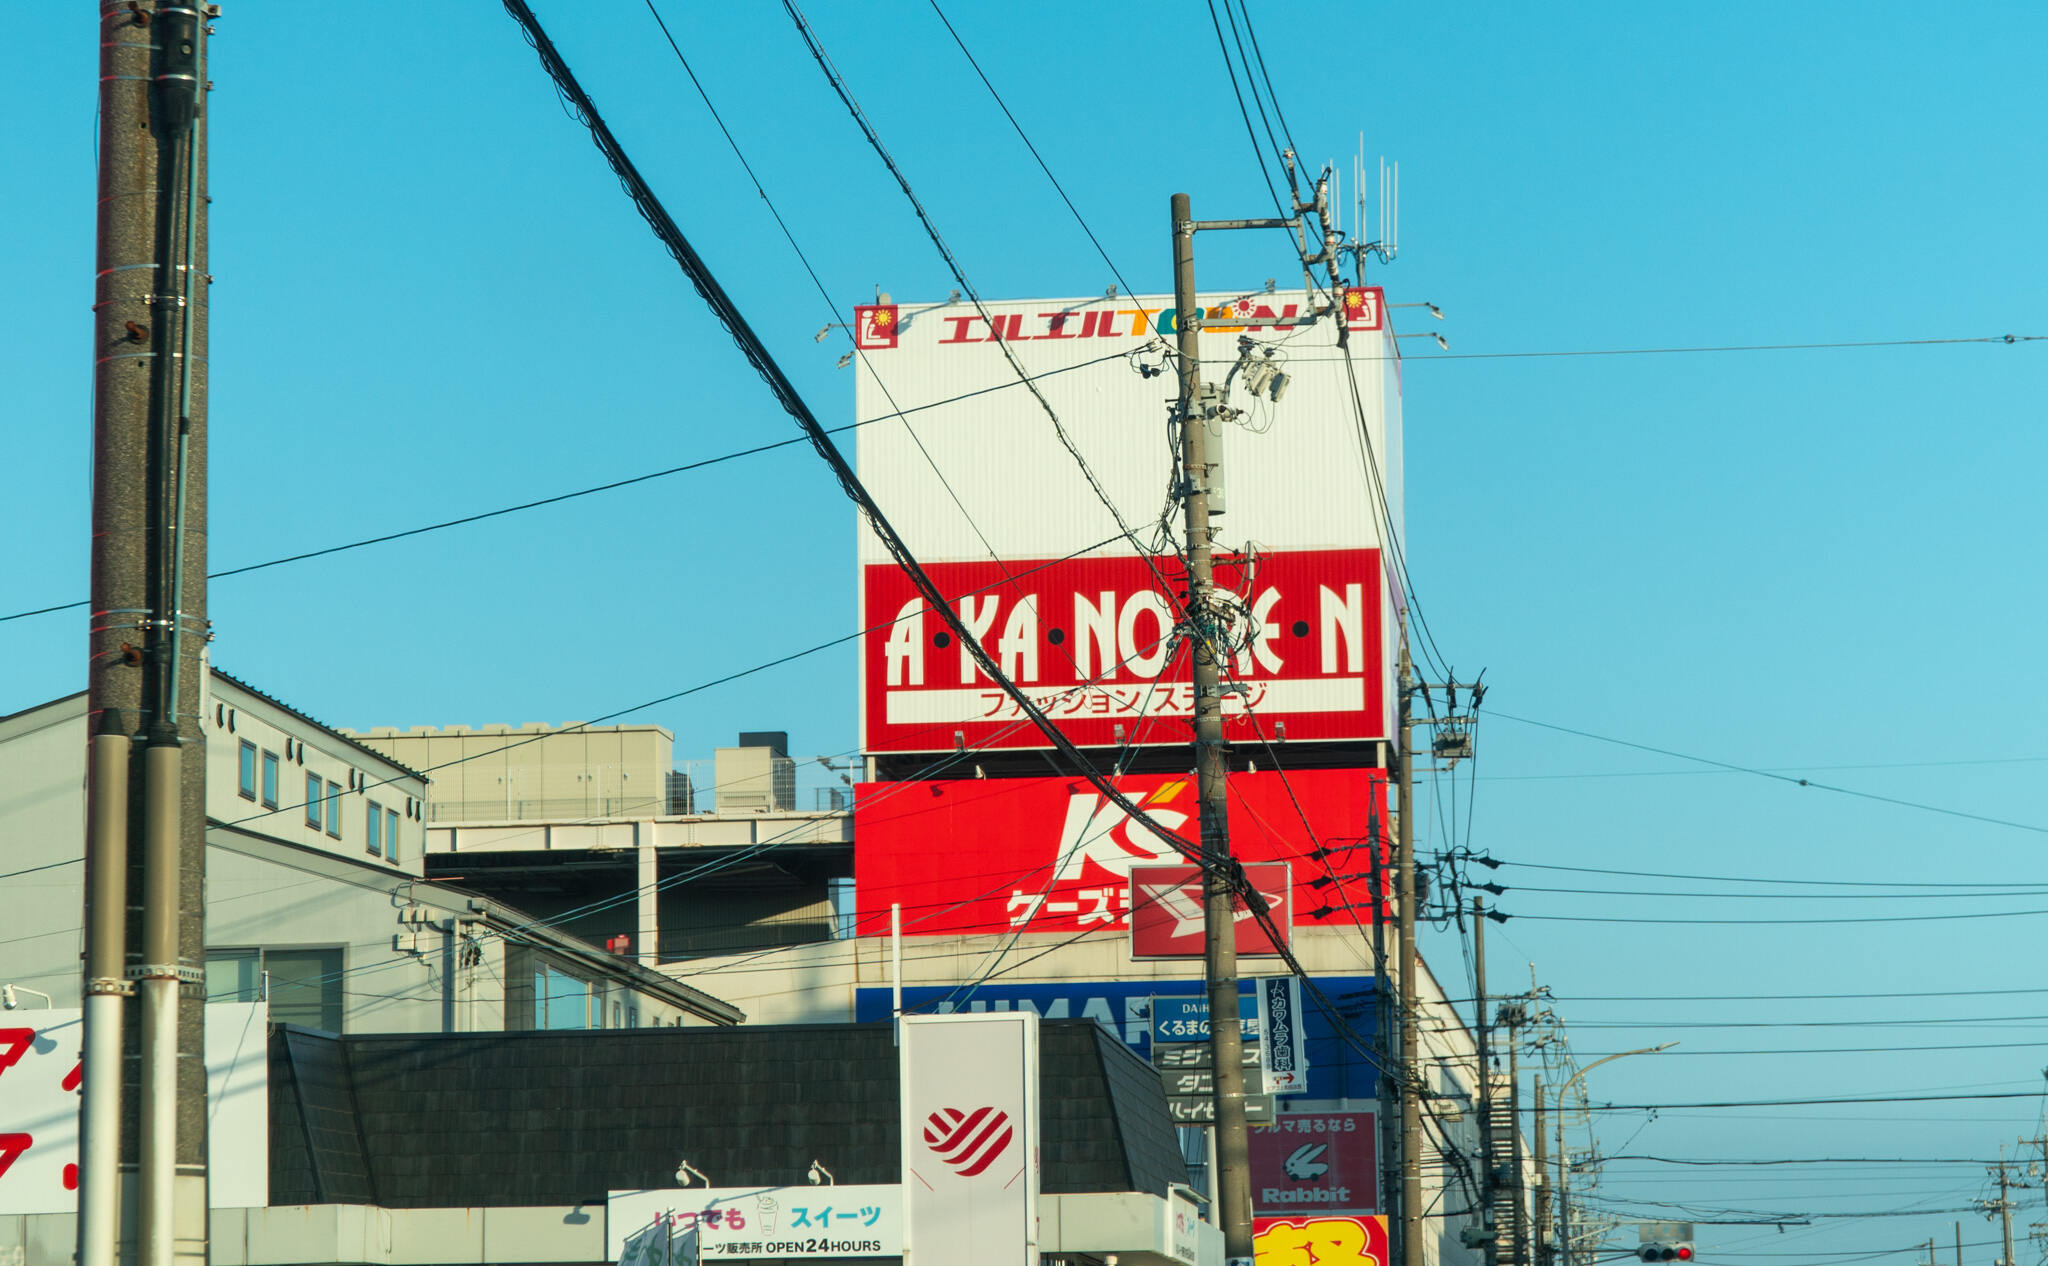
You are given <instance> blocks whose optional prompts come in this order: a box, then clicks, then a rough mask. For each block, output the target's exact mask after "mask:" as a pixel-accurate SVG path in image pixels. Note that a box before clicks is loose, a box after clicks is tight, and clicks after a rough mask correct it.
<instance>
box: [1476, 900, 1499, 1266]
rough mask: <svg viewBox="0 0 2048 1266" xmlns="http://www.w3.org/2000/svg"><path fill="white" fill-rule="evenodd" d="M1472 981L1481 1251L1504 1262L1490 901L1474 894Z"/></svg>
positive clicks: (1489, 1264) (1491, 1264) (1494, 1263)
mask: <svg viewBox="0 0 2048 1266" xmlns="http://www.w3.org/2000/svg"><path fill="white" fill-rule="evenodd" d="M1472 985H1473V993H1474V994H1476V995H1477V997H1476V998H1475V1000H1474V1003H1473V1007H1472V1015H1473V1034H1472V1037H1473V1043H1472V1044H1473V1046H1474V1048H1475V1049H1476V1051H1477V1054H1478V1063H1479V1078H1478V1082H1477V1085H1476V1090H1477V1094H1478V1096H1479V1229H1480V1232H1481V1234H1483V1235H1484V1236H1485V1237H1486V1238H1485V1239H1484V1240H1483V1241H1481V1248H1480V1251H1481V1252H1482V1253H1483V1254H1485V1261H1486V1266H1499V1263H1500V1238H1499V1237H1500V1220H1499V1218H1498V1216H1497V1214H1496V1211H1495V1209H1494V1166H1496V1165H1497V1164H1499V1163H1500V1162H1499V1159H1498V1151H1499V1143H1500V1140H1499V1139H1497V1138H1495V1137H1494V1120H1493V1070H1492V1069H1491V1068H1489V1067H1488V1066H1487V1064H1488V1060H1487V1056H1488V1054H1489V1051H1488V1047H1489V1046H1490V1044H1491V1036H1492V1035H1491V1032H1490V1030H1489V1029H1488V1027H1487V1026H1488V1020H1489V1017H1488V1016H1487V1014H1486V1009H1487V997H1486V902H1485V901H1484V900H1483V899H1481V898H1479V897H1474V898H1472Z"/></svg>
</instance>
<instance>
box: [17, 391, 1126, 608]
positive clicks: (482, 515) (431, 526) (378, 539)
mask: <svg viewBox="0 0 2048 1266" xmlns="http://www.w3.org/2000/svg"><path fill="white" fill-rule="evenodd" d="M1128 354H1129V353H1127V352H1111V353H1110V354H1109V355H1107V356H1098V357H1096V358H1095V359H1093V360H1087V361H1082V362H1081V363H1079V364H1076V365H1062V366H1060V367H1058V368H1055V369H1048V370H1045V371H1044V372H1042V373H1039V374H1034V375H1033V376H1032V377H1033V378H1034V379H1039V378H1051V377H1053V376H1054V375H1056V374H1064V373H1071V372H1072V371H1074V370H1076V369H1088V368H1091V367H1093V366H1096V365H1101V364H1104V363H1106V362H1109V361H1113V360H1121V359H1123V358H1124V357H1125V356H1127V355H1128ZM1022 385H1023V384H1022V383H1016V382H1002V383H997V384H995V385H994V386H992V387H978V388H976V389H975V390H973V391H964V392H961V393H960V394H959V395H955V396H948V397H946V398H945V399H943V400H933V401H931V402H929V403H926V404H918V405H912V406H910V407H909V408H907V409H898V410H897V411H896V412H894V413H885V414H880V415H877V416H875V417H872V418H861V419H858V420H856V421H853V422H848V423H846V424H844V425H842V426H835V427H829V428H827V434H831V435H838V434H841V433H843V432H846V431H853V430H858V429H859V428H861V427H864V426H871V425H873V424H874V423H876V422H887V421H893V420H895V419H897V418H900V417H902V416H903V415H905V414H910V413H920V412H923V411H925V410H927V409H938V408H943V407H944V406H946V405H949V404H957V403H959V402H960V401H963V400H971V399H973V398H974V397H976V396H984V395H988V394H989V393H991V392H995V391H1007V390H1009V389H1010V388H1012V387H1017V386H1022ZM807 442H808V440H807V438H806V437H804V436H801V435H799V436H795V437H793V438H791V439H786V440H776V441H775V442H774V443H772V444H757V445H755V446H754V447H752V448H743V449H739V450H738V451H736V452H731V453H721V454H719V455H718V456H716V457H706V458H703V459H701V460H698V461H694V462H685V463H683V464H682V465H680V466H670V467H668V468H667V469H665V470H653V471H648V472H647V473H645V474H640V475H630V476H628V477H626V478H624V479H614V480H611V481H610V482H608V483H601V484H595V485H592V486H591V487H588V488H578V489H576V490H575V491H573V492H562V493H556V494H554V495H552V496H547V497H541V498H538V499H537V500H533V501H522V502H520V503H518V504H516V505H508V506H500V507H498V508H497V509H495V510H484V511H480V512H478V513H476V514H465V515H462V516H460V517H458V518H453V519H443V520H441V521H440V522H438V523H427V524H422V525H421V526H419V527H414V528H406V529H404V530H403V531H398V532H386V533H383V534H381V535H378V536H368V537H364V538H363V539H361V540H357V541H348V542H345V543H343V544H340V545H329V546H326V547H324V548H322V549H314V550H305V551H303V552H301V553H297V554H287V555H285V556H284V557H282V558H272V559H268V560H266V561H264V562H260V563H248V564H245V565H243V566H241V567H230V568H227V569H226V570H224V571H216V572H208V573H207V576H206V578H207V579H208V580H225V579H227V578H229V577H231V576H242V575H247V574H248V573H250V572H257V571H264V570H267V569H269V568H272V567H282V566H284V565H285V564H287V563H302V562H305V561H307V560H308V559H314V558H325V557H327V556H328V555H329V554H341V553H346V552H347V551H349V550H358V549H363V548H365V547H367V546H371V545H383V544H387V543H389V542H391V541H402V540H405V539H406V538H408V537H413V536H422V535H425V534H426V533H428V532H439V531H442V530H444V529H446V528H452V527H461V526H463V525H465V524H469V523H480V522H482V521H484V520H486V519H496V518H501V517H503V516H505V515H508V514H518V513H520V512H521V511H525V510H537V509H539V508H541V507H542V506H551V505H557V504H559V503H561V502H564V501H574V500H576V499H578V498H580V497H589V496H594V495H596V494H597V493H600V492H613V491H616V490H618V489H620V488H629V487H631V486H633V485H634V484H643V483H647V482H649V481H650V480H655V479H665V478H667V477H668V476H670V475H680V474H685V473H687V472H689V471H693V470H702V469H704V468H705V467H707V466H717V465H721V464H723V463H725V462H729V461H734V460H736V459H738V458H741V457H753V456H757V455H759V454H761V453H767V452H772V451H774V450H776V449H779V448H792V447H795V446H796V445H799V444H804V443H807ZM1110 539H1111V540H1112V541H1114V540H1116V539H1118V538H1115V537H1112V538H1110ZM88 605H90V600H89V599H80V600H79V601H77V602H64V603H59V604H57V605H55V606H47V607H35V608H31V609H30V610H26V611H16V612H14V613H12V614H10V615H0V624H5V623H7V622H8V621H10V620H24V619H27V618H28V617H30V616H37V615H50V614H52V613H54V612H58V611H72V610H76V609H77V608H79V607H83V606H88Z"/></svg>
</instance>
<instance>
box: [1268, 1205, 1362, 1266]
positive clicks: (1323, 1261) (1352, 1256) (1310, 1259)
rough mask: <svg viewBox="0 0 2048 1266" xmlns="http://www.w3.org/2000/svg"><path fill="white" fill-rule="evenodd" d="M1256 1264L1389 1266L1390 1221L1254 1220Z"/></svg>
mask: <svg viewBox="0 0 2048 1266" xmlns="http://www.w3.org/2000/svg"><path fill="white" fill-rule="evenodd" d="M1252 1261H1253V1262H1254V1263H1255V1264H1256V1266H1387V1220H1386V1219H1385V1218H1383V1217H1370V1216H1367V1217H1352V1218H1335V1217H1324V1216H1320V1215H1317V1214H1309V1215H1307V1216H1305V1217H1292V1218H1253V1219H1252Z"/></svg>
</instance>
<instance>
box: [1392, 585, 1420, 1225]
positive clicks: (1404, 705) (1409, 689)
mask: <svg viewBox="0 0 2048 1266" xmlns="http://www.w3.org/2000/svg"><path fill="white" fill-rule="evenodd" d="M1414 688H1415V669H1414V665H1412V664H1411V663H1410V662H1409V660H1408V629H1407V625H1406V623H1405V621H1404V623H1403V625H1402V629H1401V676H1400V684H1399V689H1400V699H1401V745H1400V750H1399V752H1398V753H1397V754H1396V757H1395V763H1396V766H1397V768H1398V770H1399V776H1400V782H1401V792H1400V794H1401V816H1400V819H1399V829H1398V830H1396V832H1395V833H1394V839H1395V854H1394V902H1395V906H1394V921H1395V936H1396V937H1397V938H1398V940H1399V942H1400V944H1399V946H1398V953H1399V954H1400V956H1401V964H1400V972H1399V977H1400V989H1401V995H1400V1005H1399V1007H1398V1008H1397V1010H1398V1011H1399V1015H1398V1016H1397V1017H1396V1018H1397V1020H1398V1022H1399V1024H1400V1026H1401V1065H1400V1068H1399V1070H1398V1080H1399V1087H1400V1096H1401V1207H1400V1221H1399V1224H1398V1225H1399V1226H1400V1230H1401V1239H1400V1243H1399V1245H1398V1246H1397V1247H1396V1248H1395V1250H1394V1255H1395V1256H1396V1257H1398V1258H1399V1260H1400V1263H1401V1266H1422V1098H1421V1095H1422V1073H1421V1069H1422V1064H1421V1061H1420V1058H1419V1057H1418V1055H1417V1050H1416V1023H1415V972H1416V955H1415V716H1414V710H1413V707H1412V703H1413V700H1412V698H1411V696H1412V695H1413V693H1414Z"/></svg>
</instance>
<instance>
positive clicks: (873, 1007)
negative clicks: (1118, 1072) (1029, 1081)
mask: <svg viewBox="0 0 2048 1266" xmlns="http://www.w3.org/2000/svg"><path fill="white" fill-rule="evenodd" d="M1315 981H1316V986H1317V987H1318V988H1319V989H1321V990H1322V992H1323V995H1324V996H1325V997H1327V998H1328V999H1329V1000H1330V1002H1331V1004H1332V1006H1333V1007H1334V1008H1335V1009H1336V1011H1337V1018H1338V1020H1341V1021H1342V1022H1343V1025H1344V1026H1345V1028H1346V1029H1348V1030H1349V1032H1350V1033H1351V1034H1352V1035H1354V1036H1355V1037H1356V1039H1357V1041H1358V1042H1359V1043H1365V1044H1369V1043H1370V1042H1371V1040H1372V1034H1373V1022H1374V1013H1375V1011H1376V1009H1377V994H1376V992H1375V988H1374V982H1373V978H1372V977H1371V976H1317V977H1316V978H1315ZM1239 985H1240V987H1241V989H1242V990H1243V991H1244V992H1245V993H1246V994H1247V995H1248V994H1249V993H1250V992H1251V988H1252V982H1251V981H1250V980H1248V979H1247V980H1241V981H1240V982H1239ZM1204 988H1205V987H1204V985H1203V984H1202V982H1201V981H1199V980H1056V981H1012V980H1008V979H998V980H989V981H984V982H982V983H980V984H977V985H976V986H975V987H974V988H973V990H972V991H971V992H970V991H968V990H967V989H966V988H965V986H964V985H905V986H904V988H903V1006H904V1008H905V1010H907V1011H912V1012H919V1011H923V1012H936V1013H939V1014H953V1013H967V1014H981V1013H984V1012H996V1013H1001V1012H1006V1011H1030V1012H1032V1013H1033V1014H1035V1015H1039V1016H1042V1017H1044V1018H1045V1019H1048V1020H1067V1019H1089V1020H1094V1021H1095V1022H1096V1023H1098V1024H1100V1025H1102V1026H1103V1027H1104V1028H1106V1029H1108V1030H1109V1031H1110V1032H1112V1033H1114V1034H1116V1035H1117V1036H1118V1037H1120V1038H1122V1039H1123V1041H1124V1044H1125V1045H1126V1046H1128V1047H1129V1048H1130V1050H1131V1052H1132V1053H1133V1054H1134V1055H1136V1056H1137V1057H1138V1058H1139V1059H1141V1060H1144V1061H1146V1062H1147V1063H1151V1062H1152V1056H1153V1051H1154V1047H1153V1045H1152V1019H1151V1014H1152V996H1153V995H1154V994H1157V995H1160V996H1162V997H1175V998H1178V997H1183V996H1185V997H1187V998H1190V999H1193V998H1195V997H1198V996H1200V997H1203V998H1204V1000H1205V1001H1206V995H1205V993H1204ZM889 1002H890V992H889V987H888V986H887V985H863V986H860V987H857V988H856V989H855V990H854V993H853V1018H854V1019H855V1020H856V1021H861V1022H869V1021H885V1020H887V1019H888V1018H889V1015H890V1010H889ZM1254 1009H1255V1004H1253V1003H1252V1001H1251V999H1250V998H1249V997H1246V998H1245V1000H1244V1013H1245V1015H1246V1017H1247V1018H1248V1019H1249V1018H1250V1017H1251V1016H1252V1013H1253V1011H1254ZM1302 1019H1303V1028H1304V1029H1305V1030H1306V1031H1307V1036H1308V1051H1309V1065H1310V1067H1309V1078H1308V1093H1309V1095H1310V1096H1311V1097H1312V1098H1315V1099H1371V1098H1375V1097H1377V1096H1378V1094H1379V1076H1378V1073H1377V1072H1376V1071H1375V1070H1374V1068H1373V1065H1372V1061H1371V1059H1370V1058H1369V1057H1368V1055H1367V1054H1366V1053H1365V1052H1362V1051H1360V1050H1359V1049H1358V1047H1357V1045H1354V1044H1353V1042H1352V1041H1351V1040H1348V1039H1347V1038H1346V1037H1344V1036H1341V1035H1340V1033H1339V1031H1338V1026H1337V1022H1336V1021H1333V1020H1332V1019H1331V1017H1330V1016H1329V1015H1327V1014H1326V1013H1325V1012H1324V1011H1323V1009H1322V1008H1321V1007H1319V1006H1310V1007H1308V1008H1307V1009H1306V1012H1305V1014H1304V1015H1303V1017H1302ZM1252 1022H1253V1023H1256V1021H1255V1020H1254V1021H1252Z"/></svg>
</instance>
